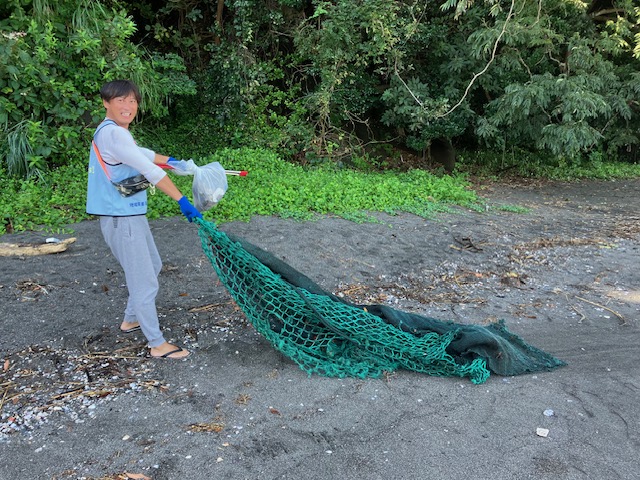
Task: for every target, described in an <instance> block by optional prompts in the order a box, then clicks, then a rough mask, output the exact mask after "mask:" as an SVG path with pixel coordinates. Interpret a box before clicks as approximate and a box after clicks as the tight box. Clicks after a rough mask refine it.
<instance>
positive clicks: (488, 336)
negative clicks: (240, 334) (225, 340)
mask: <svg viewBox="0 0 640 480" xmlns="http://www.w3.org/2000/svg"><path fill="white" fill-rule="evenodd" d="M196 223H197V224H198V235H199V236H200V239H201V241H202V248H203V250H204V252H205V254H206V256H207V257H208V259H209V260H210V262H211V264H212V266H213V268H214V269H215V271H216V273H217V275H218V277H219V278H220V281H221V282H222V283H223V285H224V286H225V287H226V288H227V290H228V291H229V293H230V294H231V296H232V297H233V299H234V300H235V302H236V303H237V304H238V306H239V307H240V308H241V309H242V311H243V312H244V314H245V315H246V317H247V318H248V320H249V321H250V322H251V323H252V325H253V326H254V328H255V329H256V330H257V331H258V332H259V333H260V334H261V335H263V336H264V337H265V338H266V339H267V340H268V341H269V342H270V343H271V345H273V346H274V347H275V348H276V349H277V350H279V351H280V352H282V353H283V354H284V355H286V356H287V357H289V358H290V359H291V360H293V361H294V362H295V363H296V364H298V365H299V366H300V368H302V369H303V370H304V371H305V372H307V373H308V374H314V373H315V374H319V375H324V376H329V377H360V378H365V377H379V376H381V375H383V374H384V373H385V372H393V371H395V370H397V369H406V370H412V371H416V372H421V373H426V374H429V375H434V376H447V377H453V376H455V377H467V378H469V379H470V380H471V381H472V382H473V383H483V382H485V381H486V380H487V379H488V378H489V374H490V372H494V373H497V374H500V375H518V374H522V373H526V372H537V371H542V370H550V369H553V368H556V367H558V366H561V365H564V362H562V361H560V360H558V359H556V358H554V357H552V356H551V355H549V354H547V353H545V352H543V351H542V350H539V349H537V348H536V347H533V346H531V345H528V344H527V343H526V342H524V341H523V340H522V339H521V338H519V337H518V336H516V335H514V334H512V333H510V332H509V331H508V330H507V329H506V327H505V326H504V324H503V323H502V322H498V323H495V324H493V325H489V326H477V325H460V324H454V323H452V322H443V321H440V320H436V319H433V318H429V317H425V316H421V315H418V314H413V313H408V312H403V311H400V310H396V309H393V308H391V307H389V306H386V305H356V304H352V303H349V302H347V301H345V300H344V299H341V298H339V297H337V296H335V295H332V294H331V293H328V292H325V291H324V290H322V289H321V288H320V287H319V286H318V285H317V284H316V283H314V282H313V281H312V280H310V279H309V278H308V277H306V276H305V275H303V274H302V273H300V272H298V271H297V270H295V269H294V268H293V267H291V266H290V265H288V264H287V263H285V262H283V261H281V260H279V259H278V258H276V257H275V256H274V255H272V254H270V253H269V252H267V251H265V250H262V249H261V248H259V247H257V246H255V245H253V244H251V243H249V242H247V241H246V240H243V239H241V238H239V237H235V236H233V235H231V234H227V233H224V232H222V231H220V230H219V229H218V228H217V226H216V225H215V223H213V222H208V221H206V220H202V219H197V220H196Z"/></svg>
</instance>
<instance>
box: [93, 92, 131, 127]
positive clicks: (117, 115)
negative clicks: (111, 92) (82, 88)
mask: <svg viewBox="0 0 640 480" xmlns="http://www.w3.org/2000/svg"><path fill="white" fill-rule="evenodd" d="M102 104H103V105H104V108H106V109H107V118H110V119H111V120H114V121H115V122H116V123H117V124H118V125H120V126H121V127H124V128H127V129H128V128H129V125H130V124H131V122H133V119H134V118H135V117H136V114H137V113H138V101H137V100H136V97H135V95H133V94H130V95H128V96H126V97H115V98H112V99H111V100H109V101H106V100H103V101H102Z"/></svg>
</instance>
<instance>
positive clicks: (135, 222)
mask: <svg viewBox="0 0 640 480" xmlns="http://www.w3.org/2000/svg"><path fill="white" fill-rule="evenodd" d="M100 229H101V230H102V235H103V236H104V239H105V241H106V242H107V245H109V248H111V252H112V253H113V255H114V257H116V259H117V260H118V262H119V263H120V265H121V266H122V268H123V270H124V276H125V279H126V282H127V289H128V290H129V299H128V301H127V307H126V309H125V311H124V321H125V322H138V323H139V324H140V327H141V329H142V333H144V335H145V337H147V340H148V341H149V347H157V346H159V345H162V344H163V343H164V341H165V340H164V337H163V336H162V332H161V331H160V324H159V322H158V312H157V310H156V295H157V294H158V288H159V284H158V274H159V273H160V269H161V268H162V260H161V259H160V254H158V249H157V248H156V244H155V242H154V240H153V235H151V230H150V229H149V222H148V221H147V217H146V216H144V215H136V216H132V217H108V216H103V217H100Z"/></svg>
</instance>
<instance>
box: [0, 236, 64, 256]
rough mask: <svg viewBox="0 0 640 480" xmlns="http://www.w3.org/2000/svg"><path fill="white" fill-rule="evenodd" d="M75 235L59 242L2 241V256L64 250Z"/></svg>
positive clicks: (0, 254) (0, 244)
mask: <svg viewBox="0 0 640 480" xmlns="http://www.w3.org/2000/svg"><path fill="white" fill-rule="evenodd" d="M75 241H76V239H75V237H73V238H67V239H66V240H63V241H61V242H57V243H0V257H12V256H19V257H24V256H29V257H31V256H34V255H47V254H49V253H60V252H64V251H65V250H66V249H67V247H69V245H71V244H72V243H73V242H75Z"/></svg>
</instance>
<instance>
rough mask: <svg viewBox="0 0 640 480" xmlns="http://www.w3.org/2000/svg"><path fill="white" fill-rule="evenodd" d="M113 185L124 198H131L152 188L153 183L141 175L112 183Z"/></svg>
mask: <svg viewBox="0 0 640 480" xmlns="http://www.w3.org/2000/svg"><path fill="white" fill-rule="evenodd" d="M111 183H112V184H113V186H114V187H116V190H118V192H120V195H122V196H123V197H130V196H131V195H135V194H136V193H138V192H142V191H143V190H146V189H147V188H149V187H150V186H151V182H149V180H147V179H146V178H145V177H144V175H140V174H138V175H135V176H133V177H129V178H125V179H124V180H120V181H119V182H114V181H112V182H111Z"/></svg>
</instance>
